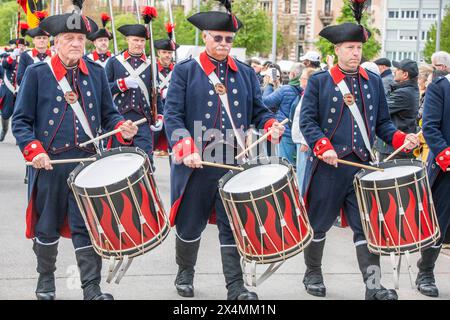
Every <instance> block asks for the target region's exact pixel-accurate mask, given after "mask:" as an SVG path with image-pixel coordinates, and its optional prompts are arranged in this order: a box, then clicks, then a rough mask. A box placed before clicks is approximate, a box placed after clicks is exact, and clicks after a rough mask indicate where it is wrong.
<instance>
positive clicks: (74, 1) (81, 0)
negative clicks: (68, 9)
mask: <svg viewBox="0 0 450 320" xmlns="http://www.w3.org/2000/svg"><path fill="white" fill-rule="evenodd" d="M83 3H84V0H72V4H73V5H74V6H75V7H76V8H78V9H80V10H82V9H83Z"/></svg>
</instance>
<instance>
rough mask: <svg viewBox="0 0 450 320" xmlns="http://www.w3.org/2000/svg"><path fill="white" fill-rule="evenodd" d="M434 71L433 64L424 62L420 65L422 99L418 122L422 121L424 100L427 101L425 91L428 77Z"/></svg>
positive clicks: (419, 82) (419, 80) (419, 78)
mask: <svg viewBox="0 0 450 320" xmlns="http://www.w3.org/2000/svg"><path fill="white" fill-rule="evenodd" d="M432 73H433V66H430V65H428V64H424V65H421V66H420V67H419V77H418V85H419V94H420V101H419V114H418V117H417V119H418V122H419V121H420V119H422V113H423V102H424V101H425V92H426V90H427V86H428V78H429V77H430V75H431V74H432Z"/></svg>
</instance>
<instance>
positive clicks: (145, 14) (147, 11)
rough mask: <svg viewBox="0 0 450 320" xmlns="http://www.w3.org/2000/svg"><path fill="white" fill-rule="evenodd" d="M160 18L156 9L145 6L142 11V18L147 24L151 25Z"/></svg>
mask: <svg viewBox="0 0 450 320" xmlns="http://www.w3.org/2000/svg"><path fill="white" fill-rule="evenodd" d="M157 16H158V12H157V11H156V8H155V7H150V6H145V7H144V8H143V9H142V18H143V19H144V22H145V23H146V24H148V23H150V22H151V21H152V20H153V19H155V18H156V17H157Z"/></svg>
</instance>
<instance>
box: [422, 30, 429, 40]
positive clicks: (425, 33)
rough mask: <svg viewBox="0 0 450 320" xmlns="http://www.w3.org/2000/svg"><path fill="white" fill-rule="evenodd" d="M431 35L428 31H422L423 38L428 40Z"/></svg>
mask: <svg viewBox="0 0 450 320" xmlns="http://www.w3.org/2000/svg"><path fill="white" fill-rule="evenodd" d="M429 37H430V34H429V32H428V31H422V37H421V40H424V41H426V40H428V39H429Z"/></svg>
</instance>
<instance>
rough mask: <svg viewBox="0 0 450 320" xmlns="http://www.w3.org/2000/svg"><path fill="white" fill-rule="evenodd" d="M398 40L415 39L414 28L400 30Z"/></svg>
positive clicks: (415, 32)
mask: <svg viewBox="0 0 450 320" xmlns="http://www.w3.org/2000/svg"><path fill="white" fill-rule="evenodd" d="M399 40H406V41H410V40H417V31H415V30H400V32H399Z"/></svg>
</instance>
